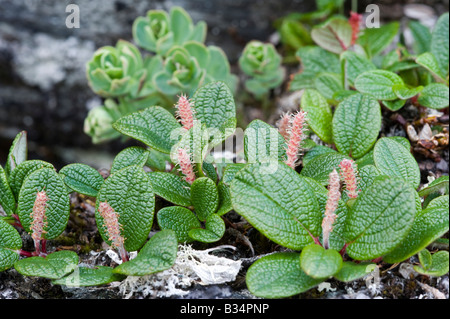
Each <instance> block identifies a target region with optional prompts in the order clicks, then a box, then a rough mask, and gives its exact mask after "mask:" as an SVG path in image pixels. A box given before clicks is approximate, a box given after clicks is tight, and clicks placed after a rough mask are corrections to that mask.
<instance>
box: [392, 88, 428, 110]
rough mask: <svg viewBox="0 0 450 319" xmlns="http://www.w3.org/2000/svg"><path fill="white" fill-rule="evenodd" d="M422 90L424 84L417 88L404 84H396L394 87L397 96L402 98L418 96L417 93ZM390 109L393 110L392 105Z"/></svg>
mask: <svg viewBox="0 0 450 319" xmlns="http://www.w3.org/2000/svg"><path fill="white" fill-rule="evenodd" d="M422 90H423V86H417V87H415V88H408V87H407V86H406V85H404V84H396V85H394V86H393V87H392V91H394V93H395V95H397V97H398V98H399V99H402V100H407V99H410V98H412V97H414V96H416V95H417V94H419V93H420V92H422ZM384 102H385V101H384ZM400 103H401V102H399V104H400ZM403 105H404V103H403V104H402V106H403ZM389 109H391V111H393V110H392V108H391V107H389Z"/></svg>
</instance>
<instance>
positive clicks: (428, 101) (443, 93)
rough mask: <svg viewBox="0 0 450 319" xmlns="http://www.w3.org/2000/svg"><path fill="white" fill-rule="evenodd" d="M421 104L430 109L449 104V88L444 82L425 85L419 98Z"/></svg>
mask: <svg viewBox="0 0 450 319" xmlns="http://www.w3.org/2000/svg"><path fill="white" fill-rule="evenodd" d="M417 101H418V102H419V103H420V105H423V106H426V107H428V108H430V109H437V110H439V109H443V108H445V107H448V105H449V89H448V86H447V85H445V84H443V83H431V84H428V85H427V86H425V87H424V88H423V90H422V92H421V93H420V95H419V98H418V100H417Z"/></svg>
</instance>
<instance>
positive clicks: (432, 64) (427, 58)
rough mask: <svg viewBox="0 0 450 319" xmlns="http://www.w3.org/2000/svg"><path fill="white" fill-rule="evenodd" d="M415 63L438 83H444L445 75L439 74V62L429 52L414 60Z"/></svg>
mask: <svg viewBox="0 0 450 319" xmlns="http://www.w3.org/2000/svg"><path fill="white" fill-rule="evenodd" d="M416 63H417V64H420V65H421V66H423V67H424V68H425V69H427V70H428V71H430V72H431V74H432V75H433V76H434V77H435V78H436V79H437V80H438V81H440V82H445V75H444V74H442V73H441V69H440V66H439V62H438V61H437V59H436V57H435V56H434V54H433V53H431V52H425V53H422V54H421V55H419V56H418V57H417V58H416Z"/></svg>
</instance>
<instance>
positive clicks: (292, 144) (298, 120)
mask: <svg viewBox="0 0 450 319" xmlns="http://www.w3.org/2000/svg"><path fill="white" fill-rule="evenodd" d="M305 122H306V112H304V111H299V112H298V113H297V114H295V115H294V117H293V119H292V124H291V127H290V132H289V140H288V146H287V150H286V155H287V159H286V161H285V163H286V164H287V165H289V166H290V167H292V168H294V169H295V166H296V162H297V159H298V154H299V151H300V146H301V142H302V141H303V137H304V132H305Z"/></svg>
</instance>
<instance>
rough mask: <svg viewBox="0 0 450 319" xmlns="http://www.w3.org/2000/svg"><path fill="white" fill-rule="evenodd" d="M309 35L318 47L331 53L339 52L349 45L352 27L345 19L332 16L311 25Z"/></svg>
mask: <svg viewBox="0 0 450 319" xmlns="http://www.w3.org/2000/svg"><path fill="white" fill-rule="evenodd" d="M311 37H312V39H313V40H314V42H316V43H317V44H318V45H319V46H320V47H322V48H324V49H325V50H328V51H330V52H333V53H337V54H339V53H341V52H343V51H345V50H347V48H348V47H349V46H350V44H351V40H352V27H351V26H350V24H349V23H348V21H347V20H345V19H343V18H340V17H334V18H331V19H329V20H327V21H326V22H324V23H323V24H321V25H319V26H316V27H313V28H312V30H311Z"/></svg>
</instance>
